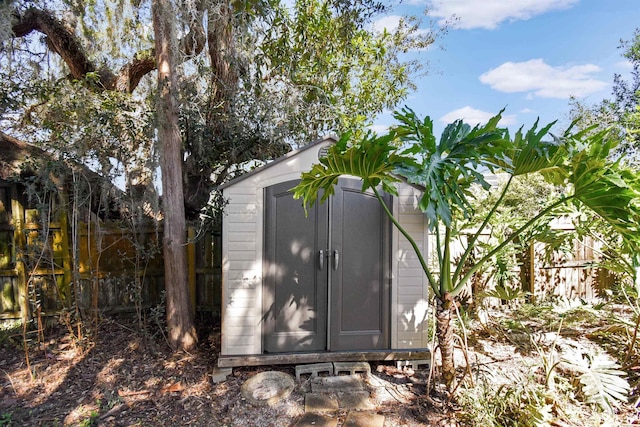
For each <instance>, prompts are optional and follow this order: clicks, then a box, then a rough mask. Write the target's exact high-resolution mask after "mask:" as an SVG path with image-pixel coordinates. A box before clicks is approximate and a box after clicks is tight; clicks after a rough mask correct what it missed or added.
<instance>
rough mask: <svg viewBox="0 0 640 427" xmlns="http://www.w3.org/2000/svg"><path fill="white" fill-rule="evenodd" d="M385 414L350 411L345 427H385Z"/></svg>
mask: <svg viewBox="0 0 640 427" xmlns="http://www.w3.org/2000/svg"><path fill="white" fill-rule="evenodd" d="M383 426H384V415H378V414H372V413H370V412H357V411H349V413H348V414H347V419H346V420H345V421H344V424H343V427H383Z"/></svg>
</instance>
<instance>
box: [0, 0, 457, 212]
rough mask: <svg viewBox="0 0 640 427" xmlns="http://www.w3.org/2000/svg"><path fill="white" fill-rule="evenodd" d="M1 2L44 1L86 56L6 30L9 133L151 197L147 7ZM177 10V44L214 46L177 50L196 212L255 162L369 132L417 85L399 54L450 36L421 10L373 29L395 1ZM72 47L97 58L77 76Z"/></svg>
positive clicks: (2, 111) (4, 108) (308, 0)
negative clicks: (321, 140)
mask: <svg viewBox="0 0 640 427" xmlns="http://www.w3.org/2000/svg"><path fill="white" fill-rule="evenodd" d="M3 5H4V6H7V7H9V5H10V7H12V8H15V9H16V11H17V12H24V10H22V9H24V8H25V7H27V6H29V7H34V8H36V9H38V10H40V9H42V10H45V9H46V13H47V14H50V17H51V18H52V20H53V21H56V22H57V21H60V24H61V26H60V28H62V27H64V28H67V29H69V31H71V34H73V36H75V37H76V39H77V40H76V41H77V42H78V46H79V47H80V50H81V54H82V55H66V56H65V57H64V58H65V61H66V63H65V62H64V61H63V60H61V59H62V58H61V57H58V56H57V55H56V54H55V53H58V54H62V52H52V51H49V50H48V46H47V44H46V43H44V42H43V40H44V39H45V37H42V34H41V33H40V34H39V33H38V30H36V31H34V32H32V33H30V34H28V35H26V36H24V37H20V38H15V37H14V38H12V39H10V40H1V39H0V43H3V45H2V47H0V58H2V60H0V64H1V65H0V123H2V125H3V126H4V130H5V131H7V132H11V134H12V135H13V136H16V137H19V138H22V139H24V140H28V141H30V142H32V143H35V144H37V145H40V146H42V147H45V148H46V149H47V150H50V151H51V152H52V153H56V154H60V155H61V157H62V156H64V157H67V158H69V157H70V158H74V159H77V160H78V161H80V162H83V163H85V164H89V165H91V167H92V168H94V170H96V171H97V172H99V173H100V174H101V175H103V176H105V177H109V178H114V177H116V176H117V177H119V178H124V182H125V183H126V184H128V185H130V186H132V187H136V188H141V187H144V186H146V190H147V191H146V194H145V196H148V197H147V198H148V199H153V198H154V197H155V198H157V194H155V191H153V189H152V188H151V186H152V184H153V181H154V174H155V170H156V169H157V156H158V150H157V148H156V147H155V146H154V143H155V138H156V136H155V133H154V132H155V131H154V129H155V128H156V127H157V122H156V118H155V117H154V107H153V106H154V105H155V104H154V99H155V96H156V89H155V87H154V85H153V84H151V82H150V80H149V79H147V78H142V79H140V80H136V81H132V82H127V81H126V77H127V74H126V72H128V71H132V70H133V71H135V69H136V67H138V66H139V65H140V64H136V63H135V62H136V61H138V60H148V59H151V60H152V59H153V58H152V57H151V55H150V54H151V53H152V48H153V46H154V40H153V31H152V30H151V29H152V24H151V13H150V3H148V2H139V1H130V0H122V1H116V2H104V1H91V2H74V1H63V2H58V3H55V4H49V3H46V4H45V3H43V2H39V1H37V2H35V3H29V4H28V5H27V4H23V3H17V4H14V3H6V2H5V3H3ZM4 6H3V7H4ZM175 7H176V16H175V17H172V19H175V20H176V26H177V27H178V32H179V33H180V34H182V35H186V36H185V38H184V39H183V40H181V41H179V43H178V44H179V46H175V47H176V50H177V49H178V47H181V48H184V47H185V46H186V45H194V44H196V45H197V44H200V45H202V46H204V45H205V44H204V41H205V40H203V41H202V42H200V41H199V39H198V36H199V35H202V36H203V37H206V38H207V40H206V42H207V43H208V44H207V46H208V49H202V50H197V49H196V50H191V51H189V53H188V52H187V51H188V49H182V51H181V52H179V54H177V55H176V57H177V61H178V65H179V67H178V71H179V74H180V75H179V80H180V81H179V85H180V90H181V93H180V97H179V104H180V107H179V108H180V126H181V131H182V136H183V144H184V158H185V163H184V169H185V189H186V190H187V191H186V196H187V197H186V203H187V208H188V215H190V216H191V217H195V215H196V214H197V212H198V211H199V210H200V209H201V208H202V207H203V206H205V205H206V202H207V199H208V195H209V193H210V191H211V189H212V188H213V187H214V186H215V185H219V184H221V183H223V182H225V181H226V180H228V179H229V178H231V177H233V176H234V175H235V174H237V173H241V172H243V171H244V170H245V167H244V166H245V165H246V162H247V161H250V160H254V159H259V160H268V159H272V158H274V157H277V156H280V155H282V154H284V153H285V152H286V151H288V150H290V149H291V147H292V146H299V145H303V144H305V143H307V142H309V141H312V140H315V139H316V138H317V137H318V136H319V135H323V134H327V133H329V132H339V133H342V132H344V131H345V130H347V129H350V130H353V131H354V132H356V133H361V132H363V130H364V129H365V128H366V126H367V125H369V124H370V123H371V121H372V120H373V118H374V117H375V116H376V115H377V114H379V113H380V112H382V111H384V110H385V109H392V108H394V107H395V106H396V105H397V104H398V103H399V102H400V101H401V100H402V99H404V98H405V97H406V96H407V94H408V92H409V91H410V90H411V89H412V88H413V83H412V79H413V78H414V77H415V76H416V75H417V74H418V73H419V72H420V69H421V67H422V65H421V63H424V61H419V60H413V59H407V58H408V57H407V56H406V55H403V54H404V53H406V52H409V51H416V50H424V48H426V47H427V46H429V45H431V44H432V43H434V41H435V39H436V38H437V37H439V36H441V35H442V34H443V33H444V32H445V31H446V28H437V27H435V25H431V27H430V28H429V29H427V30H426V31H425V28H424V27H421V22H420V20H419V19H418V18H415V17H405V18H403V19H402V20H401V22H400V25H399V26H398V27H397V28H395V29H389V30H387V31H378V30H376V29H374V28H373V25H372V24H373V22H374V19H375V18H376V17H377V16H379V14H381V13H383V12H385V11H386V10H387V7H386V6H384V5H383V4H382V3H380V2H377V1H374V0H359V1H355V2H350V1H344V0H299V1H297V2H294V3H293V4H292V3H290V2H281V1H261V0H246V1H233V2H222V1H219V0H206V1H204V2H200V1H198V2H193V1H179V2H177V3H175ZM62 24H64V25H62ZM69 37H71V36H69ZM64 47H65V46H61V47H60V48H61V49H62V48H64ZM78 56H84V57H85V58H84V59H86V61H87V62H88V63H91V64H92V65H95V66H93V67H89V68H90V70H89V71H88V72H87V73H86V74H85V75H83V76H82V78H79V77H78V78H77V80H74V81H69V80H68V79H67V74H68V72H69V67H68V66H69V65H70V64H69V62H73V61H76V60H79V59H78ZM145 66H146V65H145ZM143 68H144V67H143ZM151 71H152V67H151V68H150V69H149V72H151ZM119 73H120V74H119ZM105 76H111V77H110V78H111V82H112V83H113V81H114V80H116V77H123V79H122V80H117V81H118V86H117V87H115V89H107V90H105V88H107V87H108V88H111V86H108V85H106V84H105V79H106V77H105ZM129 85H132V86H129ZM130 92H131V93H130ZM212 177H213V178H212ZM147 193H148V194H147ZM192 193H195V194H192ZM147 201H150V200H147ZM155 204H157V201H153V203H152V205H155Z"/></svg>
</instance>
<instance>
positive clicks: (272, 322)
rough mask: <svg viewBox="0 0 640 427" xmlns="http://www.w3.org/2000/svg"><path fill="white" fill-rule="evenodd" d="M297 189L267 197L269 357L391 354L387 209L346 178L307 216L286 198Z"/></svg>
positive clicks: (285, 187) (283, 187)
mask: <svg viewBox="0 0 640 427" xmlns="http://www.w3.org/2000/svg"><path fill="white" fill-rule="evenodd" d="M296 184H297V181H290V182H286V183H283V184H278V185H274V186H272V187H269V188H267V189H266V191H265V208H266V209H265V224H264V227H265V251H264V270H263V271H264V288H263V307H264V313H263V317H262V321H263V337H264V350H265V352H267V353H281V352H300V351H308V352H309V351H344V350H375V349H387V348H389V342H390V340H389V282H390V281H389V265H390V254H389V247H390V245H389V237H390V222H389V220H388V218H387V216H386V215H385V213H384V211H383V210H382V207H381V206H380V204H379V203H378V200H377V199H376V197H375V195H374V194H373V193H369V194H368V193H361V191H360V188H361V186H362V183H361V181H358V180H354V179H341V180H340V181H339V184H338V185H337V186H336V188H335V195H333V196H332V197H330V198H329V199H328V200H327V201H326V202H324V203H316V204H314V206H313V208H311V209H309V212H308V216H305V213H304V209H303V207H302V203H301V201H300V200H294V199H293V197H292V194H291V193H290V192H289V190H290V189H291V188H292V187H294V186H295V185H296ZM388 199H389V200H387V203H389V202H390V197H388Z"/></svg>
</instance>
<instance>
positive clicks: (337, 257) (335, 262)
mask: <svg viewBox="0 0 640 427" xmlns="http://www.w3.org/2000/svg"><path fill="white" fill-rule="evenodd" d="M339 262H340V254H339V253H338V250H337V249H336V250H334V251H333V269H334V270H337V269H338V263H339Z"/></svg>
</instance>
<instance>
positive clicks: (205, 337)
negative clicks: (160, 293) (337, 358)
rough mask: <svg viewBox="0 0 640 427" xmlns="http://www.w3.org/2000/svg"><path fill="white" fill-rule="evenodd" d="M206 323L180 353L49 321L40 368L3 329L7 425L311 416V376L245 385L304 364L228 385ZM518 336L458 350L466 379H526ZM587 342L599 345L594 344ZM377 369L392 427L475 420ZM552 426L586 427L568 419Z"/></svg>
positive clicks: (118, 332) (413, 381)
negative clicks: (259, 395) (218, 378)
mask: <svg viewBox="0 0 640 427" xmlns="http://www.w3.org/2000/svg"><path fill="white" fill-rule="evenodd" d="M202 323H203V324H202V325H200V329H201V330H200V337H201V343H200V345H199V347H198V349H197V350H196V351H195V352H193V353H190V354H189V353H185V352H172V351H170V350H169V348H168V347H167V345H166V344H164V343H162V342H159V341H158V340H154V339H151V338H150V337H149V336H148V335H147V334H144V333H141V332H139V331H138V328H137V324H136V323H135V322H131V321H128V320H126V319H123V318H119V319H106V320H103V321H101V322H100V324H99V325H98V326H96V327H94V328H92V330H93V333H92V335H88V336H85V337H84V338H83V339H80V340H78V339H77V338H75V337H71V336H70V334H69V333H68V331H67V329H64V328H62V327H59V326H58V327H56V326H52V327H48V328H47V329H46V331H45V345H44V346H43V347H42V346H40V348H38V347H37V346H36V345H35V343H31V344H30V348H29V362H30V367H31V369H30V370H29V369H28V368H27V364H26V359H25V353H24V348H23V343H22V336H21V334H20V333H19V331H13V333H12V334H5V335H2V336H1V339H2V341H0V351H2V357H1V358H0V375H1V379H0V383H1V384H2V389H1V390H0V426H5V425H12V426H92V425H100V426H177V425H180V426H238V427H243V426H246V427H249V426H256V427H266V426H274V427H275V426H291V425H292V424H294V423H295V422H296V420H298V419H299V418H300V417H301V416H302V415H303V413H304V394H305V393H306V392H308V391H309V383H310V381H309V380H303V381H302V382H300V383H297V384H296V387H295V389H294V391H293V392H292V393H291V394H290V395H289V396H288V397H287V398H285V399H283V400H281V401H280V402H278V403H277V404H275V405H272V406H260V407H255V406H252V405H251V404H249V403H248V402H247V401H246V400H244V398H243V397H242V395H241V391H240V388H241V386H242V384H243V383H244V382H245V381H246V380H247V379H249V378H251V377H252V376H253V375H255V374H256V373H258V372H263V371H268V370H278V371H282V372H287V373H289V374H292V375H293V373H294V367H293V366H267V367H254V368H236V369H234V370H233V374H232V375H230V376H228V377H227V379H226V381H224V382H221V383H218V384H215V383H213V382H212V380H211V373H212V371H213V369H214V367H215V366H216V356H217V354H218V349H219V340H220V331H219V328H218V327H217V325H216V324H214V323H211V322H202ZM583 332H584V333H578V334H575V335H574V336H573V337H568V338H567V337H563V338H562V339H563V340H572V343H573V342H575V345H582V346H583V348H584V346H585V344H584V342H585V341H588V340H585V339H584V336H585V334H586V332H585V331H583ZM547 338H548V337H547ZM518 339H519V338H518V337H517V334H512V335H511V336H509V335H506V336H501V335H500V334H497V333H492V334H484V335H483V333H482V331H480V332H478V333H474V334H473V339H472V340H470V342H471V344H470V350H469V353H468V354H467V355H466V357H464V355H463V353H462V352H461V351H459V350H458V353H457V357H458V359H459V360H458V366H464V365H465V362H464V361H465V360H466V359H468V360H469V361H470V363H471V366H472V368H471V370H470V371H469V372H470V373H471V375H466V377H467V379H466V384H468V381H469V378H471V377H476V379H477V377H478V375H477V374H478V373H480V372H482V373H483V374H487V373H489V374H490V376H491V378H492V381H495V382H496V384H498V383H500V382H504V383H509V382H513V381H517V379H518V378H521V376H522V375H524V374H523V373H522V372H525V371H526V372H529V371H530V369H531V366H533V365H535V364H536V363H539V360H540V358H539V356H538V355H536V354H532V353H535V351H534V350H535V349H531V348H529V349H526V348H525V347H523V345H521V344H519V343H518V341H517V340H518ZM567 342H569V341H567ZM567 345H569V344H567ZM571 345H573V344H571ZM587 345H590V346H593V345H594V344H593V343H592V342H590V341H588V344H587ZM523 349H524V350H523ZM588 350H589V351H591V350H594V351H595V349H588ZM372 371H373V373H372V376H371V377H370V378H368V379H366V383H367V384H368V385H369V386H370V390H372V391H374V392H373V393H372V399H373V401H375V403H376V407H375V408H374V410H375V412H377V413H379V414H382V415H384V416H385V426H405V427H414V426H447V427H449V426H455V425H465V424H469V423H468V422H466V423H465V422H464V419H467V420H469V417H470V416H471V417H473V414H469V413H466V414H464V413H463V411H464V410H465V409H464V408H461V407H456V406H455V405H454V404H451V403H447V402H446V401H445V399H444V398H443V397H442V396H439V395H438V393H437V392H436V391H433V392H432V394H431V396H430V397H429V398H428V399H425V398H424V394H425V390H426V381H427V374H428V373H427V372H421V371H418V372H413V371H410V370H399V369H396V368H395V367H394V366H392V365H385V364H380V365H376V364H372ZM519 371H522V372H519ZM462 374H463V371H462V370H461V371H460V375H461V376H462ZM380 390H382V391H383V393H381V392H380ZM631 400H633V399H631ZM461 414H462V415H464V416H461ZM588 416H589V414H588V413H587V414H585V417H587V419H588ZM337 418H338V425H339V426H340V425H342V423H343V422H344V420H345V418H346V412H342V411H340V412H338V414H337ZM636 419H637V417H636V411H635V408H634V407H633V404H630V405H627V406H625V407H623V408H621V409H620V410H619V411H618V418H617V422H618V424H613V425H631V424H635V422H637V421H635V420H636ZM456 420H458V421H456ZM576 422H581V421H580V420H576ZM476 425H478V424H476ZM552 425H556V426H578V425H581V424H573V423H571V422H570V421H561V420H558V421H556V424H552Z"/></svg>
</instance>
